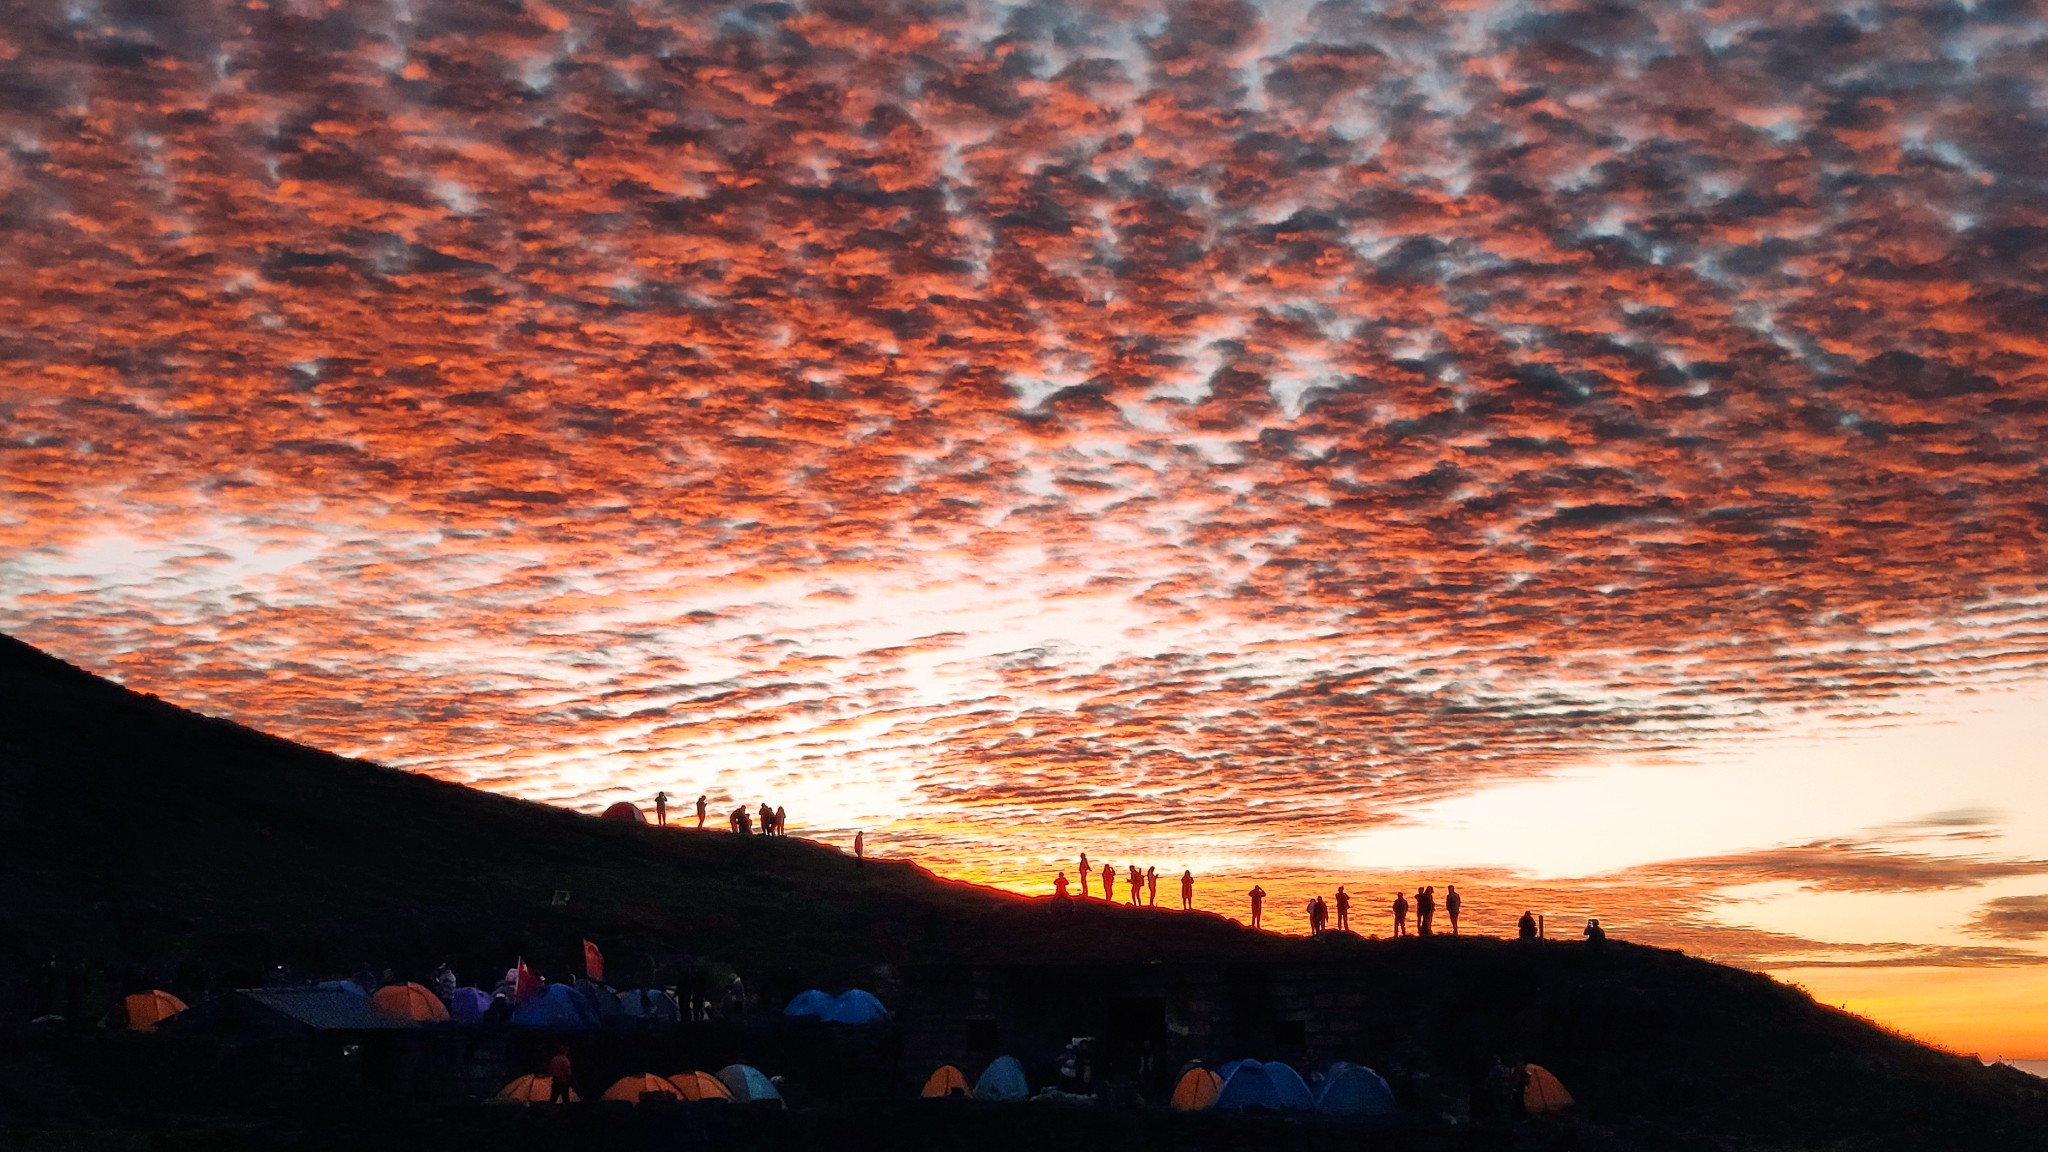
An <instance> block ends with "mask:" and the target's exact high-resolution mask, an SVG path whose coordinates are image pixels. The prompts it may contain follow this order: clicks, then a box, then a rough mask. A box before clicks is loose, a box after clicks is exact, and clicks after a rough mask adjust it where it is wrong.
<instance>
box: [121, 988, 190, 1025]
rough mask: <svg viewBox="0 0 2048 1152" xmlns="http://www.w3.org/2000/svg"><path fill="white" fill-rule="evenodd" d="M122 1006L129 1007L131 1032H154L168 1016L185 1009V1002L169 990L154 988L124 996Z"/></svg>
mask: <svg viewBox="0 0 2048 1152" xmlns="http://www.w3.org/2000/svg"><path fill="white" fill-rule="evenodd" d="M121 1003H122V1006H123V1007H125V1008H127V1009H128V1030H129V1031H131V1032H154V1031H156V1026H157V1025H158V1024H159V1023H161V1022H162V1021H163V1019H164V1017H166V1016H175V1015H177V1014H178V1013H180V1012H183V1011H184V1010H185V1002H184V1001H183V1000H180V999H178V998H177V997H176V996H173V995H171V994H170V993H169V992H164V991H160V990H158V989H155V988H152V989H150V990H149V991H147V992H137V993H135V994H134V995H133V996H126V997H123V998H122V1000H121Z"/></svg>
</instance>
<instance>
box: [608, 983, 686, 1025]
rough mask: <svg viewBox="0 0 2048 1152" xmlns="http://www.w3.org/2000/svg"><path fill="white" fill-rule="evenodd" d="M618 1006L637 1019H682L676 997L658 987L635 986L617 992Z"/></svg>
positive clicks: (680, 1008)
mask: <svg viewBox="0 0 2048 1152" xmlns="http://www.w3.org/2000/svg"><path fill="white" fill-rule="evenodd" d="M619 1007H620V1009H622V1010H623V1011H624V1012H625V1013H626V1015H628V1016H631V1017H634V1018H635V1019H639V1020H668V1021H675V1020H680V1019H682V1016H683V1011H682V1007H681V1006H680V1005H678V1004H677V1003H676V998H675V997H673V996H671V995H669V994H668V993H666V992H664V991H662V990H661V989H659V988H635V989H633V990H631V991H628V992H621V993H619Z"/></svg>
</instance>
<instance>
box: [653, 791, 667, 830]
mask: <svg viewBox="0 0 2048 1152" xmlns="http://www.w3.org/2000/svg"><path fill="white" fill-rule="evenodd" d="M654 823H655V824H656V825H665V824H667V823H668V793H666V792H656V793H655V794H654Z"/></svg>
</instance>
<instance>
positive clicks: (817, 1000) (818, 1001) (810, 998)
mask: <svg viewBox="0 0 2048 1152" xmlns="http://www.w3.org/2000/svg"><path fill="white" fill-rule="evenodd" d="M831 1010H832V997H830V996H828V995H826V994H825V993H823V992H820V991H818V990H817V989H816V988H807V989H805V990H804V991H802V992H799V993H797V994H796V996H795V997H793V998H792V999H791V1000H790V1002H789V1003H788V1005H786V1006H785V1007H784V1008H783V1009H782V1014H783V1015H784V1016H815V1017H817V1018H819V1019H823V1018H824V1016H825V1013H827V1012H830V1011H831Z"/></svg>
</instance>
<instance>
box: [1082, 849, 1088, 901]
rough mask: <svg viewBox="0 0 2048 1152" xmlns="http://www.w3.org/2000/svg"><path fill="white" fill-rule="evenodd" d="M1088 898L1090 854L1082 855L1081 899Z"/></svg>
mask: <svg viewBox="0 0 2048 1152" xmlns="http://www.w3.org/2000/svg"><path fill="white" fill-rule="evenodd" d="M1087 898H1088V854H1087V853H1086V852H1083V853H1081V899H1083V900H1086V899H1087Z"/></svg>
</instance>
